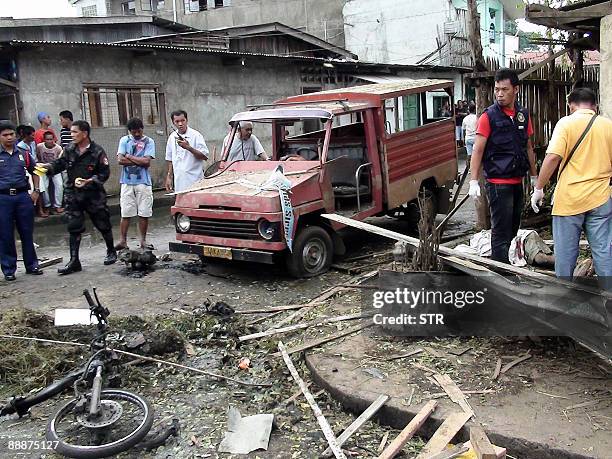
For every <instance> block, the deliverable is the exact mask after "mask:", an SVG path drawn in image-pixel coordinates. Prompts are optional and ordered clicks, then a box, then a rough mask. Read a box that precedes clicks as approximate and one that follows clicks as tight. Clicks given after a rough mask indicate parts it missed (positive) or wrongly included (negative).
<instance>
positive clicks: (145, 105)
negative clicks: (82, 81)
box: [83, 86, 163, 127]
mask: <svg viewBox="0 0 612 459" xmlns="http://www.w3.org/2000/svg"><path fill="white" fill-rule="evenodd" d="M162 98H163V94H162V93H160V92H159V89H158V88H151V87H142V88H138V87H100V86H86V87H85V88H84V89H83V113H85V119H86V120H87V121H88V122H89V123H90V124H91V126H92V127H120V126H125V124H126V123H127V121H128V119H130V118H132V117H138V118H140V119H142V121H143V123H144V124H145V125H152V124H160V123H161V117H160V105H161V100H162Z"/></svg>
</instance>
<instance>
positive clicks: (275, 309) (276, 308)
mask: <svg viewBox="0 0 612 459" xmlns="http://www.w3.org/2000/svg"><path fill="white" fill-rule="evenodd" d="M315 304H317V305H319V304H325V303H322V302H321V303H318V302H317V303H315ZM310 305H311V304H310V303H304V304H287V305H284V306H271V307H269V308H261V309H244V310H242V311H234V314H265V313H268V312H278V311H281V312H282V311H292V310H294V309H302V308H304V307H306V306H310Z"/></svg>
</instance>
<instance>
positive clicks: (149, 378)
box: [0, 204, 608, 458]
mask: <svg viewBox="0 0 612 459" xmlns="http://www.w3.org/2000/svg"><path fill="white" fill-rule="evenodd" d="M470 206H471V204H468V205H467V206H466V209H465V210H463V211H461V212H459V213H458V215H457V217H456V219H455V220H454V221H452V222H451V223H450V224H449V227H448V229H447V233H448V234H453V233H454V234H461V233H463V232H465V230H466V229H471V227H472V224H473V217H472V216H471V215H472V212H473V210H472V209H471V208H470ZM155 215H156V217H155V218H154V219H153V222H152V228H151V231H150V233H151V237H150V242H152V243H153V244H154V245H155V247H156V248H157V251H156V253H157V254H158V255H159V256H161V255H162V254H164V253H166V252H167V243H168V241H171V240H173V239H174V228H173V226H172V224H171V222H170V219H169V213H168V209H156V210H155ZM375 223H377V224H382V225H384V226H385V227H387V228H389V229H392V230H396V231H403V232H405V231H406V228H405V227H403V226H402V224H401V223H397V222H395V221H393V220H391V219H387V218H381V219H376V221H375ZM115 228H117V226H115ZM134 230H135V229H134V228H132V232H131V234H132V235H133V234H134ZM65 239H66V237H65V234H64V230H63V227H61V226H59V227H55V226H48V227H45V228H44V229H43V230H42V231H39V232H38V233H37V234H36V241H37V242H38V243H39V244H40V248H39V249H38V254H39V257H48V258H51V257H56V256H64V257H66V256H67V246H66V242H65ZM346 241H347V242H346V244H347V247H349V253H348V254H347V256H346V257H348V258H350V257H356V256H361V255H364V254H368V253H372V254H374V253H382V252H385V251H389V250H390V249H391V248H392V247H393V242H391V241H389V240H385V239H381V238H378V237H375V236H372V235H369V234H367V233H364V232H358V231H348V232H347V234H346ZM130 243H131V244H133V245H134V246H135V245H136V239H135V238H132V239H131V240H130ZM104 251H105V249H104V246H103V243H102V241H101V238H100V236H99V234H97V233H88V234H87V235H86V236H85V237H84V239H83V244H82V263H83V269H84V271H83V272H81V273H76V274H72V275H69V276H65V277H60V276H57V274H56V273H55V270H56V268H57V266H58V265H56V266H51V267H48V268H46V269H45V274H44V275H43V276H39V277H36V278H33V277H30V276H26V275H25V274H24V272H23V269H22V268H21V269H20V270H19V271H18V273H17V276H18V279H17V281H16V282H12V283H6V282H0V304H1V306H0V313H2V312H5V311H7V310H8V309H14V308H29V309H33V310H36V311H39V312H42V313H44V314H49V315H51V314H52V311H53V310H54V309H56V308H58V307H61V308H77V307H81V308H82V307H86V303H85V301H84V299H83V296H82V294H81V293H82V291H83V289H84V288H90V287H92V286H95V287H97V290H98V294H99V296H100V299H101V300H102V302H103V303H104V304H105V305H106V306H108V307H109V308H110V310H111V314H112V316H111V324H112V319H113V317H127V316H130V315H136V316H139V317H142V318H147V320H153V319H151V317H153V316H155V315H160V314H161V315H163V319H160V318H158V319H156V320H163V321H170V323H173V321H177V323H178V322H180V323H182V322H181V321H184V320H185V316H187V318H188V319H189V320H192V319H193V316H192V315H191V314H189V313H188V312H187V313H185V312H178V311H176V310H177V309H180V310H182V311H193V310H194V309H197V308H201V307H202V304H203V303H204V302H205V300H207V299H209V300H210V301H211V302H213V303H214V302H216V301H224V302H226V303H228V304H229V305H230V306H232V307H234V308H235V309H238V310H245V309H251V308H261V307H271V306H279V305H288V304H301V303H305V302H307V301H309V300H310V299H312V298H315V297H316V296H317V295H319V294H320V293H321V292H323V291H325V290H327V289H329V288H331V287H333V286H337V285H340V284H343V283H345V282H347V280H348V279H350V278H351V276H352V274H348V273H346V272H344V271H339V270H331V271H330V272H328V273H326V274H324V275H322V276H319V277H317V278H314V279H309V280H295V279H291V278H289V277H288V276H287V274H286V271H285V269H284V268H283V267H282V266H262V265H256V264H248V263H214V264H210V265H208V266H206V267H205V268H202V267H201V266H200V265H199V263H198V262H197V261H196V260H195V259H194V258H190V257H188V256H178V255H172V256H171V259H170V260H167V261H158V263H157V264H156V265H155V269H154V270H153V271H152V272H150V273H148V274H147V275H145V276H142V277H138V276H133V275H131V274H130V272H129V271H128V270H127V269H126V267H125V266H122V265H120V264H119V263H118V264H116V265H113V266H103V265H102V259H103V258H104ZM380 259H381V260H383V259H384V257H381V258H380ZM65 261H66V259H65ZM377 261H378V258H375V257H372V258H370V259H367V260H365V261H361V262H360V264H367V265H369V266H368V267H367V268H365V269H366V270H371V269H376V267H377V266H378V265H375V264H374V265H373V264H372V263H376V262H377ZM359 308H360V297H359V292H357V293H353V294H348V295H343V296H342V297H341V298H335V299H332V300H330V301H329V302H327V303H326V304H325V305H323V306H320V307H317V308H315V309H313V310H312V311H311V312H310V313H309V314H308V315H306V317H305V319H311V318H314V317H316V316H321V315H329V316H333V315H338V314H340V313H342V314H347V313H350V312H359ZM287 315H288V313H283V314H280V315H277V316H275V317H274V318H268V317H269V316H267V315H257V314H256V315H248V316H247V315H236V316H234V319H232V320H231V321H230V322H229V323H228V322H225V321H223V320H221V319H219V318H212V319H210V318H209V319H206V323H207V325H206V326H205V327H202V326H201V327H200V328H199V329H198V328H197V326H196V327H195V328H194V329H189V330H187V332H186V337H187V339H188V342H189V343H190V344H191V346H192V351H189V352H187V351H186V349H184V350H181V351H179V352H174V353H171V354H168V355H165V356H163V357H162V358H164V359H167V360H169V361H173V362H180V363H182V364H184V365H189V366H193V367H196V368H200V369H204V370H206V371H211V372H217V373H221V374H223V375H226V376H230V377H235V378H238V379H241V380H246V381H251V382H261V383H269V384H271V386H270V387H261V388H254V387H248V386H242V385H238V384H235V383H232V382H221V381H217V380H215V379H214V378H210V377H206V376H202V375H199V374H196V373H193V372H189V371H188V370H180V369H177V368H172V367H168V366H165V365H163V364H159V365H158V364H136V365H130V366H128V367H126V370H125V372H126V376H127V377H126V384H125V386H124V388H125V389H127V390H131V391H133V392H136V393H139V394H142V395H144V396H146V397H147V398H148V399H149V400H150V401H151V403H152V404H153V405H154V408H155V410H156V419H157V421H156V423H159V422H162V421H163V422H168V421H169V420H170V419H172V418H173V417H176V418H178V419H179V420H180V424H181V433H180V436H179V437H178V438H173V439H170V440H169V441H168V443H167V445H166V446H164V447H160V448H158V449H157V450H156V451H154V452H148V453H145V452H142V451H140V452H133V451H132V452H129V453H126V454H125V455H124V457H155V458H167V457H178V458H192V457H193V458H195V457H198V458H200V457H201V458H208V457H210V458H216V457H231V456H230V455H228V454H220V453H217V447H218V445H219V443H220V441H221V439H222V438H223V434H224V432H225V428H226V420H227V410H228V407H230V406H235V407H237V408H238V409H239V410H240V412H241V413H242V415H252V414H260V413H274V414H275V416H276V418H275V428H274V429H273V432H272V436H271V438H270V444H269V449H268V451H257V452H254V453H251V455H250V457H261V458H288V457H291V458H299V457H304V458H315V457H320V456H321V452H322V451H323V450H324V449H325V447H326V446H327V444H326V441H325V439H324V437H323V434H322V432H321V429H320V428H319V426H318V424H317V422H316V420H315V418H314V416H313V415H312V412H311V410H310V408H309V406H308V405H307V403H306V400H305V399H304V398H303V397H302V396H300V397H298V398H297V399H296V400H295V402H291V403H288V404H286V403H284V401H285V400H286V399H287V398H289V397H290V396H292V395H293V394H295V393H296V391H297V390H298V387H297V385H296V384H295V383H294V381H293V380H292V378H291V376H290V375H289V373H288V371H287V370H286V368H285V365H284V363H283V362H282V359H278V358H277V357H274V356H272V355H271V354H272V352H275V351H276V344H277V339H267V340H266V339H261V340H253V341H250V342H247V343H244V344H242V345H239V344H238V343H237V340H236V337H237V336H238V335H240V334H246V333H249V332H255V331H259V330H265V329H267V328H269V327H270V325H271V324H272V323H275V322H277V321H279V320H281V319H282V318H284V317H286V316H287ZM259 319H261V321H260V322H259V323H256V324H252V325H248V323H249V322H253V321H258V320H259ZM202 320H204V319H202ZM211 320H212V321H211ZM192 325H193V324H192ZM351 325H354V322H353V323H351V322H347V323H342V324H337V325H326V326H323V327H315V328H312V329H309V330H307V331H298V332H296V333H291V334H287V335H286V336H283V340H284V341H285V342H286V343H287V344H288V345H293V344H296V343H299V342H301V341H302V340H306V339H309V338H312V337H316V336H323V335H326V334H329V333H331V332H333V331H336V330H338V329H342V328H345V327H348V326H351ZM177 327H178V325H177ZM119 333H120V334H121V331H119ZM489 344H490V343H489ZM489 344H486V343H485V347H486V345H489ZM0 345H2V341H0ZM24 346H25V345H24ZM36 346H40V345H36ZM401 346H402V345H401V344H400V347H401ZM394 347H397V343H396V344H394ZM434 347H435V346H434ZM241 357H248V358H250V360H251V369H250V370H249V371H241V370H239V369H238V368H237V365H238V362H239V361H240V358H241ZM293 359H294V362H295V363H296V366H297V368H298V372H299V373H300V374H301V375H302V377H303V378H304V379H305V380H306V381H307V382H310V377H309V373H308V370H307V369H306V367H305V365H304V363H303V359H302V358H301V357H300V356H299V354H296V355H294V356H293ZM77 361H78V359H77V360H75V362H77ZM425 363H426V364H427V362H425ZM539 371H540V375H539V376H540V377H542V378H546V375H545V374H541V372H542V371H547V370H546V369H544V370H539ZM607 377H608V376H607V375H606V378H607ZM37 382H38V384H36V383H37ZM31 383H32V384H31V386H34V387H42V386H43V385H44V384H43V381H34V382H31ZM3 385H4V384H3ZM28 387H30V386H28ZM11 390H12V391H14V390H15V389H14V387H10V388H7V387H6V385H4V387H2V388H0V398H2V399H5V398H6V397H8V396H10V395H13V393H12V392H10V391H11ZM310 390H311V391H312V392H313V393H314V394H315V397H316V400H317V402H318V403H319V406H320V407H321V409H322V411H323V413H324V415H325V416H326V418H327V419H328V421H329V422H330V424H331V425H332V429H333V430H334V431H335V432H336V433H339V432H341V431H342V430H343V429H344V428H345V427H346V426H348V425H349V424H350V423H351V422H352V421H353V420H354V418H355V417H354V416H353V415H352V414H350V413H347V412H345V411H343V410H342V408H341V407H340V406H339V404H337V403H336V402H335V401H334V400H332V399H331V397H330V396H329V395H328V394H327V393H326V392H325V391H321V390H320V388H319V387H317V386H316V384H312V385H311V387H310ZM508 390H511V388H510V389H508ZM69 398H70V395H69V394H65V395H63V396H61V397H56V398H55V399H53V400H52V401H50V402H49V403H46V404H43V405H41V406H38V407H35V408H33V409H32V413H31V415H30V416H28V417H26V418H24V419H20V420H8V421H4V422H2V421H0V422H1V424H0V425H1V427H0V457H2V458H5V457H6V458H13V457H15V458H17V457H28V458H29V457H54V456H53V455H52V454H49V453H48V452H44V451H33V450H31V451H16V450H11V451H9V450H8V446H7V445H8V441H9V440H10V439H12V440H41V439H42V438H43V436H44V430H45V425H46V420H47V418H48V416H49V414H50V413H52V412H53V410H54V409H55V408H56V407H57V406H58V404H59V403H60V402H62V401H65V400H68V399H69ZM503 409H504V408H503V407H499V410H503ZM598 425H601V427H602V428H604V429H606V430H607V429H608V426H607V422H604V421H599V422H598ZM387 433H388V435H386V434H387ZM397 433H398V431H397V430H393V429H391V428H388V427H383V426H380V425H379V424H377V423H376V422H368V423H367V424H366V425H365V426H364V427H363V428H362V429H360V431H359V432H358V433H357V434H356V435H355V436H354V437H352V439H351V440H350V441H349V442H348V443H347V444H346V447H347V449H348V451H349V455H351V456H352V457H373V456H376V455H377V450H378V449H379V446H380V444H381V440H382V439H383V438H384V437H385V436H387V437H388V439H389V441H390V440H391V439H392V438H394V437H395V435H397ZM422 445H423V441H422V440H421V439H419V438H415V439H414V440H413V441H412V442H411V443H410V444H408V445H407V446H406V448H405V450H404V451H405V453H404V454H405V456H404V457H411V456H413V455H414V453H416V452H417V451H418V450H419V449H420V447H421V446H422Z"/></svg>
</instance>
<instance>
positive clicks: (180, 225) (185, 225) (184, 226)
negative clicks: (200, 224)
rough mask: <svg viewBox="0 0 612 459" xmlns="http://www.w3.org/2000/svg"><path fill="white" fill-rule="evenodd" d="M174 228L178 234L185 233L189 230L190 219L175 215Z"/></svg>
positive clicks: (185, 216)
mask: <svg viewBox="0 0 612 459" xmlns="http://www.w3.org/2000/svg"><path fill="white" fill-rule="evenodd" d="M175 226H176V230H177V231H178V232H179V233H186V232H187V231H189V229H190V228H191V219H190V218H189V217H188V216H187V215H183V214H176V220H175Z"/></svg>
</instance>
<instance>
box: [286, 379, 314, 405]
mask: <svg viewBox="0 0 612 459" xmlns="http://www.w3.org/2000/svg"><path fill="white" fill-rule="evenodd" d="M310 386H312V382H311V381H308V383H306V387H310ZM300 395H302V389H299V390H298V391H296V392H295V393H294V394H293V395H292V396H291V397H289V398H288V399H286V400H284V401H282V402H281V405H289V404H290V403H291V402H295V401H296V400H297V398H298V397H299V396H300Z"/></svg>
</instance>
